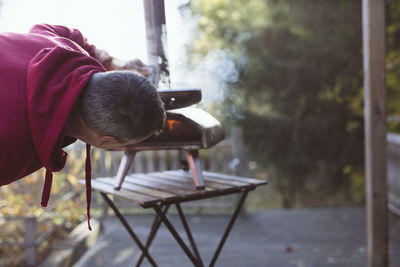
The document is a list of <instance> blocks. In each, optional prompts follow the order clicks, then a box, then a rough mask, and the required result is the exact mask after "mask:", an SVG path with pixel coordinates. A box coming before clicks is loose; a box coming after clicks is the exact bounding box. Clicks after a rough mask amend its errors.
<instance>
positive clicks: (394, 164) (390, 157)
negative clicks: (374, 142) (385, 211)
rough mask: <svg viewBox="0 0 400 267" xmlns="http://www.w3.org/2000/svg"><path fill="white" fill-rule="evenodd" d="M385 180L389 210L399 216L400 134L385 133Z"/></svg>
mask: <svg viewBox="0 0 400 267" xmlns="http://www.w3.org/2000/svg"><path fill="white" fill-rule="evenodd" d="M387 146H388V147H387V182H388V202H389V203H388V207H389V210H390V211H391V212H393V213H395V214H397V215H399V216H400V134H395V133H388V134H387Z"/></svg>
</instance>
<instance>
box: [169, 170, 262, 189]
mask: <svg viewBox="0 0 400 267" xmlns="http://www.w3.org/2000/svg"><path fill="white" fill-rule="evenodd" d="M183 172H184V171H183V170H175V171H167V173H168V174H171V175H177V174H179V173H183ZM203 178H204V180H206V181H211V182H215V183H219V184H225V185H228V186H235V187H248V186H250V185H251V186H254V184H252V183H246V182H243V181H238V180H233V179H225V178H220V177H216V176H209V175H204V172H203Z"/></svg>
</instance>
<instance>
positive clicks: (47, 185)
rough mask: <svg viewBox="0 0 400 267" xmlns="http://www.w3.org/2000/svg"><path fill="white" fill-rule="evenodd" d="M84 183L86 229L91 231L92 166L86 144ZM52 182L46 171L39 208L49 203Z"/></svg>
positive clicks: (50, 175) (51, 177)
mask: <svg viewBox="0 0 400 267" xmlns="http://www.w3.org/2000/svg"><path fill="white" fill-rule="evenodd" d="M85 172H86V173H85V183H86V211H87V213H86V214H87V221H88V228H89V230H90V231H92V227H91V226H90V204H91V202H92V183H91V179H92V166H91V162H90V145H89V144H86V162H85ZM52 182H53V173H52V172H51V171H50V170H48V169H46V176H45V179H44V186H43V190H42V200H41V201H40V206H41V207H42V208H46V207H47V205H48V203H49V198H50V190H51V184H52Z"/></svg>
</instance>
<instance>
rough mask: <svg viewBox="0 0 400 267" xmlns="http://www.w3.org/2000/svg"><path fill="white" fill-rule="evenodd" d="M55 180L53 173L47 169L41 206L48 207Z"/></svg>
mask: <svg viewBox="0 0 400 267" xmlns="http://www.w3.org/2000/svg"><path fill="white" fill-rule="evenodd" d="M52 182H53V173H52V172H51V171H49V170H48V169H46V176H45V178H44V186H43V190H42V200H41V201H40V206H41V207H42V208H46V207H47V204H48V203H49V198H50V190H51V184H52Z"/></svg>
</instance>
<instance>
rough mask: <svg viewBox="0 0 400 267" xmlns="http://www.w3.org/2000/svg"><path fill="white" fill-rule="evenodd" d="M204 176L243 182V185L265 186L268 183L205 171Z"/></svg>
mask: <svg viewBox="0 0 400 267" xmlns="http://www.w3.org/2000/svg"><path fill="white" fill-rule="evenodd" d="M203 174H204V175H205V176H207V177H215V178H220V179H226V180H233V181H238V182H243V183H248V184H254V185H265V184H267V183H268V182H267V181H265V180H261V179H254V178H247V177H241V176H234V175H229V174H223V173H215V172H207V171H204V172H203Z"/></svg>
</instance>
